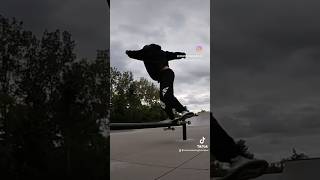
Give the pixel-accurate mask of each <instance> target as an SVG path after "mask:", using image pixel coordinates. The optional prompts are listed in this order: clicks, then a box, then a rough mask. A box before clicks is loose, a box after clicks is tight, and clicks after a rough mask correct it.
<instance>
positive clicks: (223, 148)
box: [210, 113, 240, 162]
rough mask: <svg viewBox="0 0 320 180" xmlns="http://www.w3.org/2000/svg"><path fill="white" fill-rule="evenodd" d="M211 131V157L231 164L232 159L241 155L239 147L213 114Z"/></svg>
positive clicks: (211, 116)
mask: <svg viewBox="0 0 320 180" xmlns="http://www.w3.org/2000/svg"><path fill="white" fill-rule="evenodd" d="M210 129H211V130H210V133H211V134H210V136H211V137H210V141H211V142H210V144H211V155H213V156H214V157H215V158H216V159H217V160H218V161H220V162H230V160H231V159H232V158H234V157H236V156H237V155H239V153H240V150H239V147H238V146H237V145H236V143H235V142H234V140H233V139H232V137H230V136H229V135H228V134H227V132H226V131H224V130H223V128H222V127H221V126H220V125H219V123H218V122H217V120H216V119H215V118H214V117H213V115H212V113H210Z"/></svg>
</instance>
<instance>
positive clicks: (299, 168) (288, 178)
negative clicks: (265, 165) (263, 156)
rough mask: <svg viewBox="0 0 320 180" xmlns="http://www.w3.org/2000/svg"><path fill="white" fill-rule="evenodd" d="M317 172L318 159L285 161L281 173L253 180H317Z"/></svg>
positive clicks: (318, 168) (319, 159)
mask: <svg viewBox="0 0 320 180" xmlns="http://www.w3.org/2000/svg"><path fill="white" fill-rule="evenodd" d="M319 170H320V158H313V159H305V160H296V161H287V162H285V167H284V170H283V172H282V173H276V174H264V175H262V176H260V177H258V178H255V180H318V179H319ZM215 179H216V178H212V180H215Z"/></svg>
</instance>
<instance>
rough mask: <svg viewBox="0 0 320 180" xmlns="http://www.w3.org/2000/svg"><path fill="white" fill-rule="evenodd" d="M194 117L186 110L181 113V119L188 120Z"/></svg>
mask: <svg viewBox="0 0 320 180" xmlns="http://www.w3.org/2000/svg"><path fill="white" fill-rule="evenodd" d="M192 116H194V113H193V112H191V111H188V110H187V109H186V110H184V111H182V112H181V118H189V117H192Z"/></svg>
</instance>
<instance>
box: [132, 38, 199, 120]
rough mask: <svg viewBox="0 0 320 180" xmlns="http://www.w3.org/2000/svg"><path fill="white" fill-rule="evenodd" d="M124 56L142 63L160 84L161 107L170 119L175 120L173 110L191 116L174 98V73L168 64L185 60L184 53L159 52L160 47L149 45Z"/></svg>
mask: <svg viewBox="0 0 320 180" xmlns="http://www.w3.org/2000/svg"><path fill="white" fill-rule="evenodd" d="M126 54H127V55H128V56H129V57H130V58H133V59H137V60H141V61H143V62H144V65H145V68H146V70H147V72H148V74H149V75H150V77H151V78H152V79H153V80H155V81H158V82H159V83H160V101H161V107H162V108H163V109H164V110H165V112H166V113H167V115H168V117H169V118H170V119H174V118H175V117H174V113H173V109H175V110H176V111H177V112H179V113H180V114H181V116H182V117H189V116H193V113H192V112H190V111H188V110H187V108H186V107H185V106H183V105H182V104H181V103H180V102H179V101H178V99H177V98H176V97H175V96H174V93H173V82H174V72H173V71H172V69H170V68H169V63H168V61H170V60H174V59H182V58H185V57H186V53H183V52H168V51H163V50H161V46H159V45H157V44H149V45H145V46H144V47H143V48H142V49H140V50H134V51H130V50H127V51H126Z"/></svg>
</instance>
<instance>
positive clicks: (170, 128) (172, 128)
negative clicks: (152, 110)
mask: <svg viewBox="0 0 320 180" xmlns="http://www.w3.org/2000/svg"><path fill="white" fill-rule="evenodd" d="M163 130H164V131H167V130H172V131H174V130H176V129H175V128H174V127H171V126H169V127H166V128H163Z"/></svg>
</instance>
